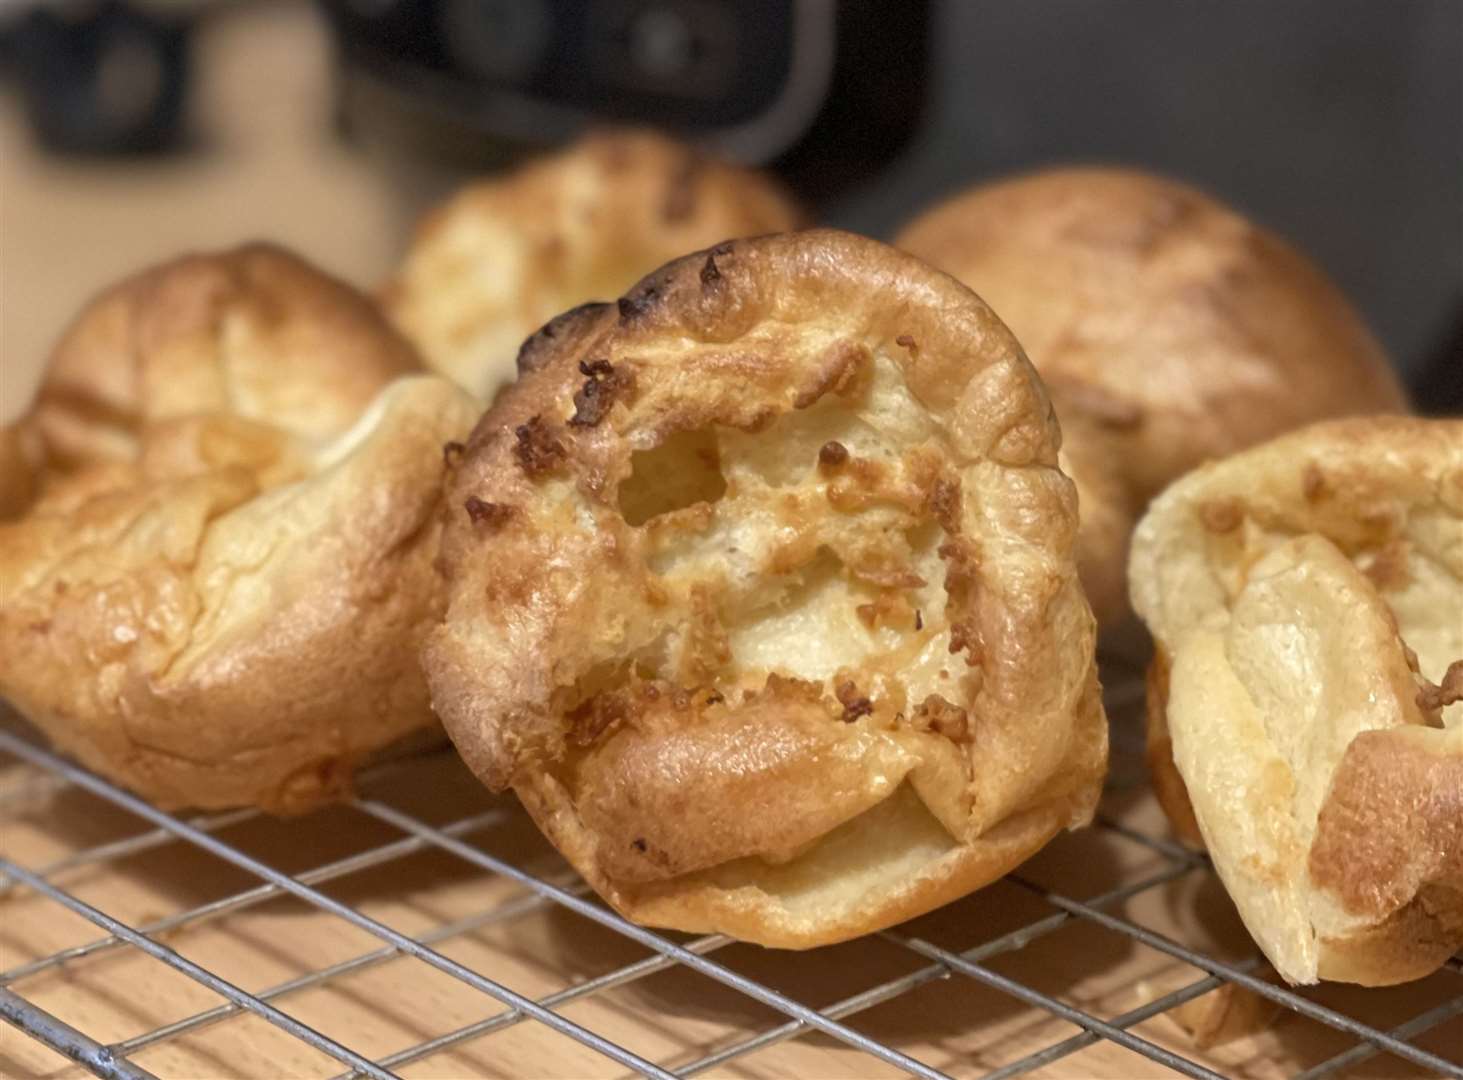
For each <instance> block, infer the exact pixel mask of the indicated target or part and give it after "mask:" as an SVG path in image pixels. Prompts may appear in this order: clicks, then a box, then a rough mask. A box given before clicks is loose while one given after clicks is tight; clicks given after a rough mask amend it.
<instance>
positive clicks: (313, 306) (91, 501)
mask: <svg viewBox="0 0 1463 1080" xmlns="http://www.w3.org/2000/svg"><path fill="white" fill-rule="evenodd" d="M413 363H414V359H413V353H412V352H411V351H410V348H409V346H407V345H405V344H404V343H403V342H402V341H401V339H400V338H398V337H397V336H396V335H395V333H394V332H393V331H391V330H390V329H389V328H388V327H386V325H385V324H384V323H383V322H382V321H381V319H380V317H379V316H376V315H374V314H372V313H371V310H370V307H369V305H368V304H367V302H366V301H365V300H364V299H363V298H362V297H360V296H359V295H357V294H354V293H351V292H349V291H348V290H346V289H345V287H344V286H342V285H339V284H338V283H336V282H333V281H331V280H330V279H328V278H326V277H324V275H322V274H320V273H318V272H317V271H314V270H312V269H310V268H308V267H306V266H305V265H304V264H303V263H301V262H299V260H297V259H295V258H294V257H293V256H288V255H285V254H284V253H282V252H279V251H277V250H275V249H272V248H246V249H241V250H240V251H236V252H232V253H229V254H226V255H222V256H216V257H210V256H198V257H192V258H189V259H186V260H181V261H179V262H176V263H172V264H169V265H168V266H166V267H163V268H160V269H158V270H154V271H151V272H149V273H147V274H144V275H141V276H139V277H138V278H136V279H134V280H133V281H131V282H129V283H126V284H124V285H122V286H119V287H118V288H116V289H114V290H112V291H111V292H109V293H107V294H105V295H104V296H103V297H101V298H100V299H99V300H98V301H96V302H95V303H94V304H93V305H92V307H91V308H89V309H88V311H87V312H86V313H84V314H83V316H82V317H81V318H80V319H79V320H78V321H77V323H76V324H75V325H74V326H73V327H72V329H71V331H70V332H69V333H68V335H67V337H66V339H65V340H64V341H63V342H62V344H61V346H60V347H59V348H58V350H57V352H56V355H55V358H54V363H53V365H52V367H51V368H50V369H49V370H48V372H47V375H46V379H45V382H44V384H43V389H42V391H41V395H40V398H39V399H38V402H37V405H36V408H35V409H34V410H33V411H32V413H31V414H30V415H29V416H28V417H27V419H26V420H24V421H23V422H22V425H23V428H24V431H25V433H26V434H28V435H34V436H37V437H38V439H39V441H40V442H41V443H42V444H43V447H44V450H45V452H46V453H47V455H48V458H47V460H46V462H45V466H46V483H45V490H44V491H43V492H42V493H41V494H40V495H39V497H38V498H36V499H34V500H33V501H32V502H31V503H30V504H29V505H28V507H27V509H26V512H25V513H24V514H23V515H21V516H19V517H16V518H14V519H13V520H11V521H9V522H7V523H5V524H3V525H0V694H3V695H4V696H5V697H6V698H8V699H9V700H10V701H11V702H12V703H14V704H15V705H16V706H17V708H19V709H20V711H21V712H22V713H24V714H25V715H26V716H27V717H29V718H30V719H31V720H32V721H33V722H34V723H35V724H36V725H37V726H38V727H39V728H40V729H41V730H42V731H44V732H45V733H46V734H47V735H48V736H49V737H50V738H51V739H52V740H54V741H55V743H56V744H57V745H58V746H59V747H60V748H61V749H63V750H64V751H66V752H67V753H69V754H72V755H74V756H75V757H77V758H78V759H80V760H81V761H82V762H83V763H84V764H86V765H87V766H89V767H90V768H93V769H95V770H97V771H99V772H101V773H103V774H105V775H107V776H109V777H110V778H112V779H113V780H116V781H118V782H120V783H122V784H124V785H125V786H127V787H129V788H131V789H132V790H134V791H136V792H138V793H140V794H142V795H144V796H146V797H147V798H149V799H151V800H152V801H154V802H156V803H158V804H159V805H161V806H165V807H179V806H198V807H223V806H232V805H238V804H257V805H260V806H263V807H265V808H266V809H269V810H272V811H278V812H296V811H300V810H304V809H306V808H308V807H309V806H311V805H313V804H315V803H318V802H319V801H320V800H322V799H325V798H329V797H333V796H337V795H339V794H341V793H342V792H343V791H344V790H345V788H346V786H347V784H348V781H349V776H350V772H351V770H352V767H353V765H354V764H355V763H356V762H357V761H359V760H360V759H361V758H363V757H364V756H365V755H367V754H369V753H371V752H372V751H374V750H376V749H379V748H381V747H383V746H385V745H386V744H388V743H390V742H392V741H394V740H396V739H397V738H399V737H401V736H403V735H405V734H407V733H409V732H412V731H414V730H418V729H422V728H427V727H430V726H431V725H432V724H433V719H432V716H431V712H430V709H429V707H428V703H427V692H426V686H425V682H424V680H423V677H422V675H421V673H420V669H419V666H418V664H417V663H416V660H415V652H416V649H417V646H418V644H419V642H420V640H421V637H422V635H423V633H424V631H425V629H426V626H427V624H428V623H429V622H430V621H431V620H432V619H433V618H435V617H436V616H437V615H438V613H439V611H438V607H439V604H440V602H441V598H442V597H441V585H440V578H439V576H438V574H437V571H436V569H435V567H434V559H435V555H436V547H437V538H438V535H439V533H440V517H439V509H440V492H441V477H442V472H443V468H444V466H443V454H442V444H443V443H444V442H445V441H447V440H448V439H451V438H453V437H454V436H460V435H461V434H462V433H463V432H464V431H465V430H466V429H467V427H468V426H469V425H470V423H471V422H472V418H473V416H474V415H475V413H476V410H475V408H474V407H473V405H472V403H471V400H470V399H469V398H468V397H467V395H465V394H463V393H462V392H461V391H459V390H457V389H456V388H455V387H453V386H451V385H450V384H448V383H447V382H446V381H445V380H442V379H438V378H436V377H432V376H426V375H417V376H414V377H410V378H406V379H401V380H397V381H395V382H391V381H390V380H391V379H392V377H393V376H394V375H395V374H396V373H397V372H398V371H400V370H410V368H411V367H412V365H413ZM352 364H355V365H358V369H353V368H352V366H351V365H352ZM86 373H90V374H91V375H92V376H94V378H93V380H92V381H91V382H87V381H85V379H84V375H85V374H86Z"/></svg>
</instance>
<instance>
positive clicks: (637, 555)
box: [425, 230, 1107, 948]
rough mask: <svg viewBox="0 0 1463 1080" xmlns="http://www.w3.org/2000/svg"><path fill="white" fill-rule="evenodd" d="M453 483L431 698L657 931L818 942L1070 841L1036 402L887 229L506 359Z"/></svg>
mask: <svg viewBox="0 0 1463 1080" xmlns="http://www.w3.org/2000/svg"><path fill="white" fill-rule="evenodd" d="M519 366H520V368H521V370H522V374H521V375H520V377H519V380H518V382H517V383H515V384H514V385H513V386H511V387H509V388H508V389H507V390H505V391H504V392H503V393H502V394H501V395H500V396H499V398H498V401H497V403H496V405H495V406H494V407H493V408H492V409H491V410H490V411H489V412H488V414H487V415H486V416H485V417H484V418H483V419H482V421H481V422H480V423H479V424H478V427H477V429H476V430H475V432H474V433H473V436H472V438H471V440H470V441H469V443H468V446H467V450H466V453H465V455H464V457H463V459H462V462H461V465H460V466H459V468H458V469H457V471H456V474H455V476H454V477H453V480H452V482H451V484H450V486H449V491H448V496H447V506H448V513H449V515H450V516H449V519H448V524H447V527H446V530H445V532H444V536H443V560H444V563H445V565H446V569H447V573H448V577H449V608H448V612H447V616H446V619H445V622H444V623H443V624H442V625H441V626H439V627H438V628H437V629H436V630H435V631H433V633H432V635H431V638H430V641H429V643H428V647H427V649H426V653H425V663H426V667H427V670H428V677H429V680H430V682H431V686H432V697H433V703H434V705H435V706H436V708H437V710H438V712H439V714H440V715H441V716H442V717H443V719H444V721H445V724H446V726H447V729H448V732H449V733H450V734H451V736H452V738H453V740H454V741H455V742H456V744H457V746H458V749H459V750H460V751H461V752H462V755H463V757H464V758H465V759H466V760H467V762H468V764H469V765H470V766H471V767H472V768H473V770H474V771H475V772H476V773H477V774H478V775H479V776H480V777H481V778H482V779H483V780H484V782H486V783H487V784H488V785H489V786H490V787H493V788H502V787H505V786H508V785H511V786H513V788H514V789H515V790H516V791H517V792H518V794H519V796H520V797H521V799H522V800H523V802H524V804H525V805H526V806H527V807H528V809H529V811H530V812H531V813H532V814H533V816H534V818H535V820H536V821H537V822H538V823H539V825H540V826H541V827H542V828H543V830H544V831H545V832H546V833H547V834H548V836H549V837H550V838H551V839H552V840H553V841H554V843H555V844H556V845H557V846H558V847H559V849H560V850H561V851H563V852H564V854H565V855H566V856H567V857H568V859H569V860H570V861H571V862H572V863H573V864H574V866H575V867H576V868H577V869H578V870H579V871H580V873H582V874H583V875H584V876H585V877H586V878H587V879H588V880H589V882H590V883H591V884H592V885H593V886H594V887H595V888H596V889H598V890H599V892H600V893H601V895H603V896H604V897H605V898H606V899H607V900H608V901H609V902H610V903H611V904H613V905H614V906H615V907H616V908H617V909H619V910H620V911H622V912H624V913H626V914H627V915H629V916H630V917H632V918H634V919H637V920H639V921H642V922H646V923H652V924H656V925H661V926H671V927H677V928H680V929H684V930H693V931H705V930H717V931H721V932H725V933H728V934H732V935H735V936H737V937H739V938H742V939H745V940H748V941H755V942H761V943H763V944H768V945H775V946H786V947H794V948H801V947H807V946H812V945H817V944H820V943H824V942H830V941H838V940H841V939H845V938H848V937H852V936H854V935H857V934H862V933H865V932H868V931H871V930H874V929H877V928H879V927H882V926H887V925H889V924H891V923H894V922H897V921H899V920H901V919H906V918H909V917H912V916H914V915H917V914H919V913H921V912H924V911H927V910H929V909H930V908H933V907H935V906H937V905H939V904H942V903H945V902H947V901H949V900H951V899H953V898H955V897H957V896H960V895H962V894H964V893H966V892H969V891H971V890H972V889H975V888H977V887H979V886H981V885H984V884H986V883H987V882H989V881H990V880H992V879H993V878H995V877H996V876H998V875H1000V874H1002V873H1004V872H1005V871H1007V870H1008V869H1010V868H1011V867H1012V866H1014V865H1015V864H1017V863H1018V862H1020V861H1021V860H1022V859H1024V858H1025V857H1027V856H1028V855H1030V854H1031V853H1032V852H1033V851H1035V850H1036V849H1037V848H1039V847H1040V846H1041V845H1042V844H1043V843H1045V842H1046V840H1047V839H1048V838H1050V837H1051V836H1052V835H1053V834H1054V833H1056V832H1058V831H1059V830H1061V829H1063V828H1068V827H1073V826H1078V825H1081V824H1083V823H1085V822H1086V821H1087V820H1088V819H1089V818H1090V816H1091V814H1092V810H1093V806H1094V804H1095V802H1096V800H1097V797H1098V793H1099V788H1100V786H1101V782H1102V777H1103V774H1104V771H1105V767H1106V759H1107V727H1106V722H1105V719H1104V716H1103V711H1102V705H1101V702H1100V699H1099V693H1098V685H1097V678H1096V669H1095V666H1094V660H1093V648H1094V638H1095V625H1094V622H1093V619H1092V614H1091V611H1090V610H1089V608H1088V606H1087V602H1086V599H1085V598H1084V596H1083V594H1082V590H1081V587H1080V584H1079V583H1078V580H1077V574H1076V567H1075V564H1074V563H1073V560H1072V545H1073V539H1074V536H1075V531H1076V503H1075V499H1074V496H1073V490H1072V485H1071V483H1070V481H1069V480H1068V479H1067V478H1066V477H1065V476H1063V475H1062V473H1061V472H1060V470H1059V469H1058V468H1057V464H1056V451H1057V442H1058V438H1059V436H1058V431H1057V427H1056V423H1055V420H1054V418H1053V416H1052V413H1051V409H1050V406H1049V404H1048V402H1047V399H1046V395H1045V392H1044V391H1043V389H1042V386H1041V383H1040V381H1039V380H1038V379H1037V377H1036V375H1035V373H1034V372H1033V371H1032V369H1031V367H1030V365H1029V364H1028V363H1027V362H1026V359H1025V357H1024V356H1023V355H1022V353H1021V350H1020V347H1019V346H1018V345H1017V344H1016V342H1015V340H1014V339H1013V338H1012V337H1011V335H1010V333H1008V332H1007V330H1006V328H1005V327H1004V326H1003V325H1002V324H1001V323H1000V321H999V320H998V319H997V318H996V317H995V316H994V315H993V314H992V313H991V311H990V309H989V308H987V307H986V306H985V304H983V303H982V302H981V301H980V300H979V298H977V297H976V296H975V295H974V294H972V293H971V292H969V291H968V290H967V289H966V288H964V287H963V286H961V285H960V284H958V283H957V282H955V281H954V280H953V279H951V278H949V277H946V276H945V275H944V274H941V273H938V272H937V271H934V270H932V269H930V268H929V267H927V266H925V265H924V264H923V263H920V262H919V261H918V260H916V259H913V258H911V257H910V256H907V255H903V254H901V253H899V252H897V251H894V250H893V249H891V248H888V247H885V246H884V245H882V244H879V243H877V242H875V241H872V240H867V239H864V238H862V237H857V236H852V235H848V234H845V233H839V232H835V231H823V230H820V231H812V232H804V233H792V234H786V235H782V236H772V237H763V238H760V239H755V240H746V241H737V242H735V243H727V244H723V245H720V246H717V247H715V248H712V249H710V250H709V251H704V252H700V253H698V254H696V255H693V256H687V257H685V258H682V259H680V260H677V261H676V262H673V263H671V264H669V265H668V266H666V267H664V268H663V269H661V270H660V271H658V272H656V273H655V274H652V275H651V276H650V277H648V278H646V279H645V280H644V281H642V282H640V284H639V285H637V286H636V287H635V288H634V289H633V290H631V291H630V292H629V293H628V294H627V295H626V296H625V297H624V298H623V299H622V300H620V301H619V303H618V305H616V306H596V307H593V308H586V309H581V310H578V311H575V312H571V313H569V314H568V315H566V316H564V317H562V318H561V319H558V320H555V321H554V322H552V323H550V324H548V325H547V326H546V327H545V328H544V329H543V330H542V331H541V332H540V333H539V334H537V335H535V336H534V337H533V338H531V339H530V340H529V341H528V342H527V343H526V344H525V346H524V349H523V352H522V354H521V355H520V358H519Z"/></svg>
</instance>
